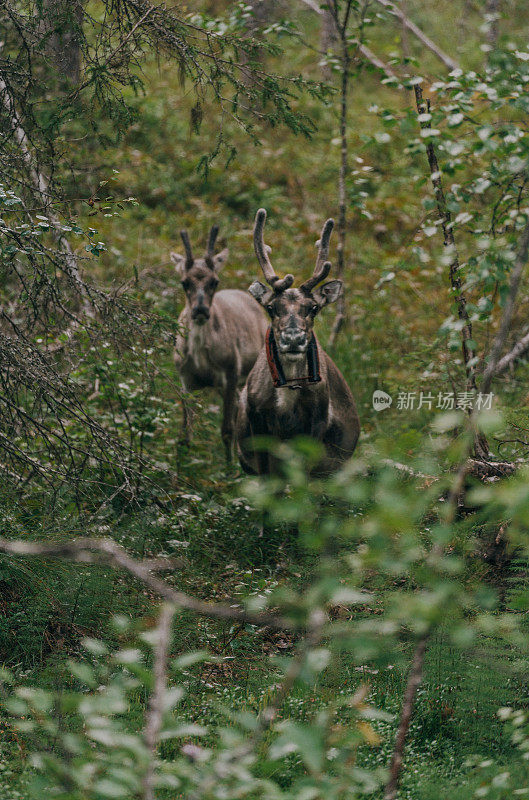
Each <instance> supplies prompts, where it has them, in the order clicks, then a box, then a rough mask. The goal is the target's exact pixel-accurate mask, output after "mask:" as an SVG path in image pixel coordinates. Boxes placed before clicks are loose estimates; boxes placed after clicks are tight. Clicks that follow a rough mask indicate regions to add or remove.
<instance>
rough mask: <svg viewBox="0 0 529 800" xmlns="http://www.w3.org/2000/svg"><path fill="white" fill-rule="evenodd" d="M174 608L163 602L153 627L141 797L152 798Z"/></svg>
mask: <svg viewBox="0 0 529 800" xmlns="http://www.w3.org/2000/svg"><path fill="white" fill-rule="evenodd" d="M175 611H176V608H175V606H174V605H170V604H168V603H164V605H163V606H162V610H161V612H160V619H159V622H158V626H157V628H156V631H155V634H156V645H155V651H154V665H153V674H154V687H153V690H152V693H151V696H150V698H149V707H148V709H147V713H146V716H145V729H144V732H143V738H144V740H145V745H146V747H147V750H148V751H149V762H148V764H147V770H146V772H145V777H144V779H143V800H155V795H154V778H155V768H156V750H157V747H158V742H159V739H160V731H161V729H162V722H163V713H164V709H165V692H166V689H167V661H168V656H169V646H170V643H171V630H172V622H173V617H174V615H175Z"/></svg>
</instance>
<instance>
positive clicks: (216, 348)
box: [171, 225, 266, 463]
mask: <svg viewBox="0 0 529 800" xmlns="http://www.w3.org/2000/svg"><path fill="white" fill-rule="evenodd" d="M218 232H219V229H218V227H217V226H216V225H214V226H213V227H212V228H211V232H210V234H209V239H208V246H207V250H206V254H205V256H204V258H194V257H193V252H192V250H191V244H190V241H189V236H188V234H187V231H181V233H180V235H181V237H182V241H183V243H184V248H185V253H186V254H185V256H181V255H179V254H178V253H171V259H172V261H173V263H174V264H175V266H176V270H177V272H178V274H179V275H180V277H181V279H182V286H183V288H184V292H185V295H186V304H185V307H184V310H183V311H182V313H181V314H180V316H179V318H178V324H179V327H180V333H179V335H178V338H177V341H176V349H175V364H176V367H177V369H178V371H179V372H180V375H181V378H182V383H183V386H184V389H185V390H186V391H193V390H195V389H203V388H205V387H208V386H211V387H214V388H215V389H218V390H219V391H220V393H221V395H222V398H223V401H224V410H223V417H222V427H221V433H222V441H223V442H224V446H225V448H226V459H227V461H228V463H230V462H231V457H232V442H233V429H234V423H235V415H236V409H237V394H238V387H240V386H242V385H243V384H244V381H245V380H246V377H247V375H248V373H249V372H250V370H251V368H252V367H253V365H254V363H255V359H256V358H257V355H258V353H259V352H260V350H261V348H262V346H263V342H264V336H265V331H266V318H265V316H264V314H263V312H262V311H261V309H260V308H259V306H258V305H257V303H256V302H255V300H253V299H252V298H251V297H249V296H248V294H247V293H246V292H242V291H240V290H238V289H223V290H222V291H219V292H217V291H216V290H217V286H218V283H219V278H218V275H219V272H220V271H221V269H222V268H223V266H224V265H225V263H226V261H227V258H228V250H227V249H225V250H222V251H221V252H220V253H218V255H214V247H215V241H216V239H217V234H218ZM184 426H185V434H186V439H187V441H189V439H190V420H189V415H188V413H187V409H186V407H185V404H184Z"/></svg>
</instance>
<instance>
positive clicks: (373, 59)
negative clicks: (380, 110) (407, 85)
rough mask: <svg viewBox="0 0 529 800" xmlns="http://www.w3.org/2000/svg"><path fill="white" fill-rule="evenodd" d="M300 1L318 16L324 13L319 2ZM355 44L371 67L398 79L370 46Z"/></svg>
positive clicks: (313, 0) (314, 0)
mask: <svg viewBox="0 0 529 800" xmlns="http://www.w3.org/2000/svg"><path fill="white" fill-rule="evenodd" d="M301 2H302V3H304V4H305V5H306V6H307V7H308V8H310V9H311V11H315V12H316V14H319V15H320V16H323V14H324V13H325V12H324V10H323V9H322V7H321V6H320V4H319V3H317V2H316V0H301ZM357 46H358V52H359V53H361V55H363V57H364V58H365V59H366V61H369V63H370V64H371V65H372V66H373V67H376V69H379V70H381V71H382V72H385V74H386V76H387V77H388V78H395V79H396V80H398V77H397V75H396V74H395V73H394V72H393V70H392V69H391V67H388V65H387V64H386V63H384V61H382V59H380V58H379V57H378V56H377V55H376V54H375V53H373V51H372V50H370V48H369V47H367V45H365V44H361V43H360V42H358V43H357Z"/></svg>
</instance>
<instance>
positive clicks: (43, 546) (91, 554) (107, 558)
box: [0, 537, 303, 630]
mask: <svg viewBox="0 0 529 800" xmlns="http://www.w3.org/2000/svg"><path fill="white" fill-rule="evenodd" d="M0 553H6V554H8V555H14V556H38V557H40V558H60V559H65V560H68V561H77V562H81V563H84V564H105V565H107V566H109V567H114V568H120V569H124V570H126V571H127V572H129V573H130V574H131V575H133V576H134V577H135V578H136V579H137V580H139V581H141V582H142V583H143V584H144V585H145V586H147V587H149V589H151V590H152V591H153V592H155V593H156V594H157V595H159V597H162V598H163V599H164V600H166V601H167V602H168V603H171V604H173V605H175V606H176V607H177V608H182V609H184V610H186V611H192V612H194V613H195V614H199V615H200V616H203V617H214V618H215V619H225V620H237V621H239V622H247V623H249V624H250V625H261V626H268V627H269V628H275V629H280V630H284V629H291V630H292V629H300V628H303V625H302V624H297V623H296V622H294V621H293V620H291V619H289V618H287V617H283V616H280V615H279V614H274V613H272V612H267V611H245V610H244V609H243V608H240V607H239V606H238V605H236V604H235V603H233V604H228V603H210V602H207V601H206V600H199V599H198V598H196V597H191V596H190V595H187V594H184V592H180V591H178V590H177V589H173V588H172V586H169V584H168V583H166V582H165V581H163V580H161V579H160V578H157V577H156V576H155V575H153V574H152V562H147V563H145V562H143V561H137V560H136V559H134V558H132V556H130V555H129V554H128V553H127V551H126V550H125V549H124V548H123V547H121V545H118V544H116V543H115V542H113V541H112V540H111V539H90V538H88V537H80V538H78V539H72V540H70V541H64V542H50V543H43V542H42V543H41V542H22V541H20V540H14V541H9V540H8V539H4V538H1V537H0Z"/></svg>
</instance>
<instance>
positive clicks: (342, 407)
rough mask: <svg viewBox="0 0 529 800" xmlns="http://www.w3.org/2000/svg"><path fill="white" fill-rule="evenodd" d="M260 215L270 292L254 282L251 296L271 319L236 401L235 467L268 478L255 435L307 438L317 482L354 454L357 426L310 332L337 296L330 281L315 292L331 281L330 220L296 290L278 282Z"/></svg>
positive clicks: (259, 247)
mask: <svg viewBox="0 0 529 800" xmlns="http://www.w3.org/2000/svg"><path fill="white" fill-rule="evenodd" d="M265 221H266V211H265V210H264V208H261V209H259V211H258V212H257V215H256V218H255V227H254V247H255V253H256V255H257V259H258V261H259V264H260V265H261V268H262V270H263V273H264V276H265V278H266V281H267V283H268V284H269V285H270V287H271V288H270V289H269V288H268V287H266V286H265V285H264V284H263V283H260V281H255V282H254V283H252V285H251V286H250V288H249V292H250V294H251V295H252V296H253V297H255V299H256V300H257V301H258V302H259V303H260V304H261V305H262V306H264V308H265V309H266V311H267V312H268V315H269V317H270V320H271V325H270V328H269V329H268V332H267V334H266V343H265V347H263V348H262V350H261V352H260V353H259V356H258V358H257V361H256V362H255V366H254V368H253V369H252V371H251V372H250V374H249V376H248V380H247V381H246V386H245V387H244V389H243V390H242V392H241V394H240V398H239V407H238V414H237V424H236V436H237V444H238V454H239V460H240V462H241V466H242V468H243V469H244V471H245V472H247V473H250V474H254V475H255V474H260V475H263V474H268V473H270V472H271V471H273V469H274V464H273V462H272V460H271V458H270V457H269V455H268V454H267V453H263V452H259V451H257V450H255V449H254V446H253V444H252V438H251V437H253V436H257V435H268V436H274V437H277V438H278V439H282V440H287V439H291V438H292V437H294V436H298V435H306V436H311V437H312V438H313V439H316V440H318V441H320V442H322V444H323V445H324V448H325V455H324V457H323V458H322V460H321V461H320V463H319V464H318V465H317V466H316V467H315V468H314V470H313V474H314V475H316V476H325V475H329V474H331V473H332V472H334V471H336V470H337V469H338V468H339V467H340V466H341V464H343V463H344V461H346V460H347V459H348V458H349V457H350V456H351V455H352V453H353V451H354V449H355V446H356V442H357V440H358V435H359V433H360V423H359V420H358V414H357V411H356V406H355V401H354V399H353V395H352V394H351V390H350V389H349V387H348V385H347V383H346V382H345V379H344V377H343V376H342V374H341V372H340V371H339V369H338V368H337V366H336V365H335V364H334V362H333V361H332V359H331V358H330V357H329V356H328V355H327V353H326V352H325V351H324V350H323V349H322V347H321V345H320V344H319V342H318V340H317V339H316V336H315V335H314V332H313V325H314V319H315V317H316V315H317V314H318V312H319V311H320V310H321V309H322V308H323V307H324V306H326V305H327V304H328V303H334V302H335V301H336V300H337V299H338V297H339V296H340V295H341V293H342V291H343V284H342V282H341V281H338V280H333V281H329V282H328V283H324V284H323V285H322V286H320V287H319V289H316V287H317V286H318V284H320V283H321V282H322V281H323V280H324V279H325V278H326V277H327V275H328V274H329V270H330V268H331V264H330V263H329V261H327V257H328V254H329V240H330V237H331V232H332V229H333V227H334V221H333V220H332V219H328V220H327V222H326V223H325V225H324V226H323V230H322V234H321V238H320V240H319V241H318V242H317V243H316V245H317V246H318V248H319V249H318V256H317V260H316V267H315V269H314V274H313V275H312V277H311V278H309V280H307V281H305V283H302V284H301V286H300V287H299V289H295V288H291V287H292V284H293V282H294V277H293V276H292V275H290V274H289V275H285V277H284V278H279V277H278V276H277V275H276V273H275V271H274V268H273V267H272V264H271V262H270V258H269V255H268V254H269V252H270V248H269V247H267V246H266V245H265V243H264V238H263V232H264V225H265Z"/></svg>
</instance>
